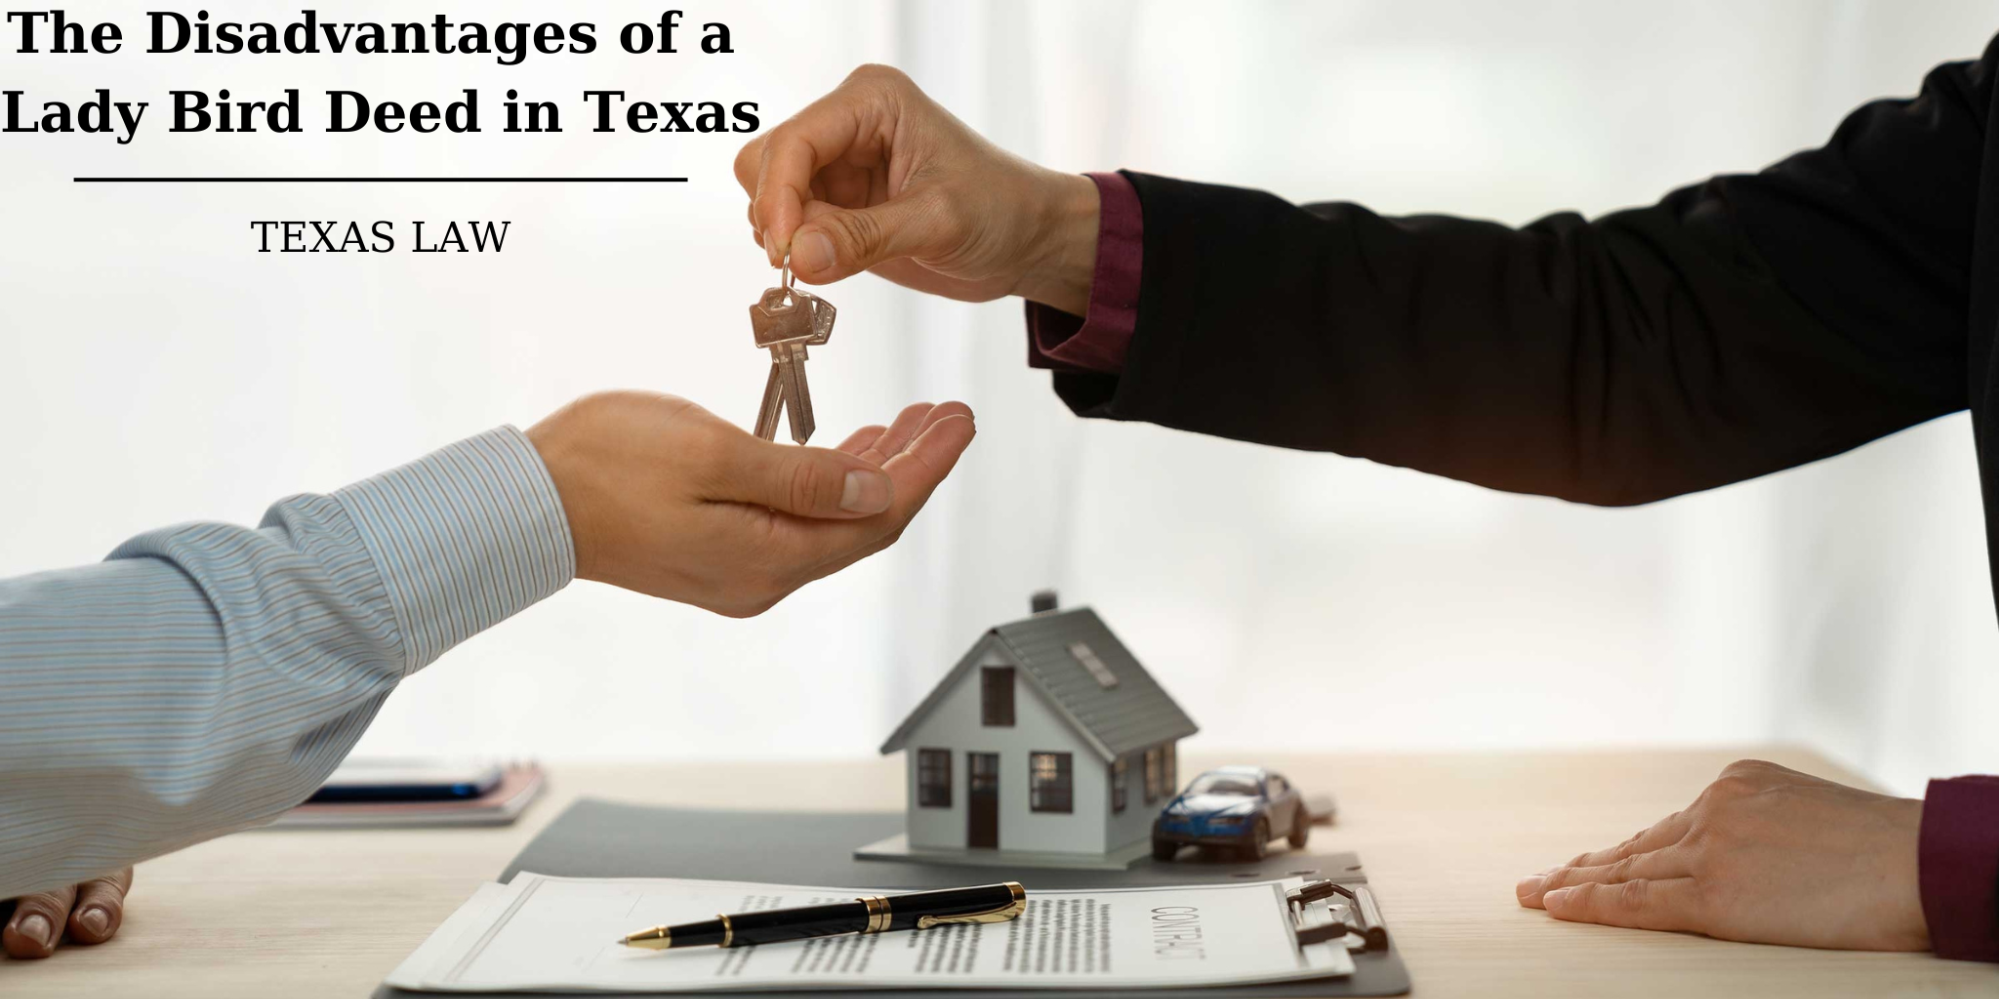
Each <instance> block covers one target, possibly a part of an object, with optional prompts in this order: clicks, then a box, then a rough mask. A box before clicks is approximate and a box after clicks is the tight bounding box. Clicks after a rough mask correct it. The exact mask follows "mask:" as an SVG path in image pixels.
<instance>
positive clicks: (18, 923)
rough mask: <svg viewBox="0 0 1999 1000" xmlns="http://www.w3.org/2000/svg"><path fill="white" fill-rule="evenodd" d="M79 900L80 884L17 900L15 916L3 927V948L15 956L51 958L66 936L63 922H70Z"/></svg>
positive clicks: (1, 933)
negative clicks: (64, 935) (63, 932)
mask: <svg viewBox="0 0 1999 1000" xmlns="http://www.w3.org/2000/svg"><path fill="white" fill-rule="evenodd" d="M75 902H76V886H73V885H72V886H68V887H66V888H63V889H58V890H56V891H54V892H38V893H35V894H34V895H32V896H22V897H21V898H20V899H19V900H16V901H15V906H14V916H13V919H11V920H8V921H7V926H6V928H5V929H3V930H0V949H4V950H5V951H6V952H7V954H8V956H9V957H12V958H47V957H49V956H50V955H52V954H55V950H56V942H57V941H59V940H61V939H62V929H63V925H65V924H67V923H68V922H69V910H70V906H71V904H73V903H75Z"/></svg>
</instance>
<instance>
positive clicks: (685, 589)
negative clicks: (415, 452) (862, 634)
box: [528, 392, 975, 618]
mask: <svg viewBox="0 0 1999 1000" xmlns="http://www.w3.org/2000/svg"><path fill="white" fill-rule="evenodd" d="M974 433H975V430H974V428H973V425H972V411H971V410H970V409H969V408H967V407H966V406H965V404H963V403H945V404H944V405H942V406H931V405H929V404H927V403H919V404H917V405H915V406H911V407H909V408H908V409H905V410H903V411H902V415H901V416H899V417H897V418H896V420H895V423H894V424H892V425H890V426H888V427H879V426H877V427H865V428H862V429H861V430H859V431H857V432H855V433H854V435H853V436H852V437H850V438H848V439H847V441H846V443H845V444H842V445H841V446H840V447H839V449H838V450H828V449H825V448H800V447H796V446H794V445H788V444H787V445H781V444H774V443H772V442H769V441H764V440H762V439H760V438H757V437H755V436H754V435H751V434H749V433H748V432H746V431H744V430H742V429H740V428H738V427H736V426H735V425H733V424H730V423H728V422H727V421H724V420H721V419H720V418H718V417H716V416H715V415H714V414H712V413H709V412H708V411H707V410H704V409H702V408H701V407H699V406H696V405H694V404H693V403H690V402H688V401H687V400H684V399H680V398H678V397H675V396H662V395H657V394H653V393H644V392H610V393H601V394H598V395H594V396H585V397H584V398H582V399H579V400H577V401H576V402H574V403H571V404H569V405H568V406H566V407H563V408H562V409H561V410H558V411H556V412H555V414H554V415H552V416H550V417H549V418H548V419H546V420H543V421H542V422H541V423H539V424H536V425H535V426H534V427H533V428H531V429H529V431H528V440H530V441H532V442H534V446H535V449H536V450H537V451H539V452H540V453H541V458H542V461H543V462H544V463H546V464H547V466H548V471H549V475H550V476H551V477H552V478H553V479H554V480H555V488H556V491H557V492H558V493H560V494H561V496H562V505H563V507H564V509H565V510H566V511H567V513H568V515H569V528H570V533H571V534H572V535H573V536H574V538H575V542H576V574H577V575H578V576H580V577H582V578H584V579H587V580H598V581H601V582H604V583H609V584H614V585H616V586H620V587H624V588H626V589H627V590H636V591H638V592H639V593H642V594H650V595H652V596H654V597H664V598H666V599H668V600H673V601H682V602H684V603H687V604H692V605H695V606H697V607H702V608H707V609H708V610H710V611H714V612H718V613H720V614H724V615H728V616H730V617H734V618H747V617H749V616H751V615H757V614H761V613H763V612H764V611H765V610H766V609H768V608H769V607H770V606H771V605H773V604H776V603H777V602H778V601H779V600H780V599H782V598H783V597H784V596H785V595H787V594H789V593H791V592H792V591H794V590H797V589H798V588H799V587H802V586H804V585H805V584H807V583H810V582H812V581H813V580H817V579H819V578H820V577H822V576H826V575H827V574H829V573H832V572H834V571H836V570H839V569H841V568H843V567H845V566H847V565H849V564H851V563H853V562H856V561H858V560H860V559H862V558H865V557H867V556H870V555H873V554H874V553H876V552H879V551H881V550H882V549H885V548H887V547H888V546H890V545H891V544H893V543H894V542H895V540H896V539H897V538H900V537H901V536H902V530H903V529H904V528H906V527H908V526H909V521H910V519H911V518H913V517H915V516H916V512H917V511H918V510H921V509H922V508H923V503H924V501H926V500H928V499H929V498H930V492H931V491H932V490H934V489H936V488H937V484H938V483H940V482H942V481H943V479H944V477H945V475H947V474H948V473H950V471H951V467H952V466H954V465H956V464H957V462H958V456H959V455H960V454H962V453H963V452H964V450H965V446H967V445H969V444H971V443H972V436H973V434H974Z"/></svg>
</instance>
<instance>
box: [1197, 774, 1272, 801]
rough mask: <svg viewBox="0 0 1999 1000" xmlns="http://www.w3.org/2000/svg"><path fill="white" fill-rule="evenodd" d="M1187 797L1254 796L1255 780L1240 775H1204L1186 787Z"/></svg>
mask: <svg viewBox="0 0 1999 1000" xmlns="http://www.w3.org/2000/svg"><path fill="white" fill-rule="evenodd" d="M1187 794H1189V795H1248V796H1251V797H1255V795H1256V779H1255V778H1247V777H1244V776H1242V775H1240V774H1204V775H1201V776H1200V777H1198V778H1195V779H1194V783H1193V784H1191V785H1188V786H1187Z"/></svg>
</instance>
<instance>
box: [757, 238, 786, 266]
mask: <svg viewBox="0 0 1999 1000" xmlns="http://www.w3.org/2000/svg"><path fill="white" fill-rule="evenodd" d="M757 239H759V240H761V241H763V245H764V256H766V257H769V258H770V266H772V267H777V266H778V265H780V264H783V263H784V248H783V247H781V246H778V245H777V243H776V239H777V237H776V235H775V234H773V233H760V234H758V236H757Z"/></svg>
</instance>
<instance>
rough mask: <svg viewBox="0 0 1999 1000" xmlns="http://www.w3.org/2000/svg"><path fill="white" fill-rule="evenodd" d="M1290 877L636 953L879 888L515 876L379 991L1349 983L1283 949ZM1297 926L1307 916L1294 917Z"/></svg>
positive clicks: (1288, 928) (1328, 950)
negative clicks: (629, 937)
mask: <svg viewBox="0 0 1999 1000" xmlns="http://www.w3.org/2000/svg"><path fill="white" fill-rule="evenodd" d="M1301 881H1302V880H1299V879H1286V880H1280V881H1269V882H1241V883H1231V884H1224V885H1188V886H1171V887H1145V888H1113V889H1085V890H1060V891H1050V892H1036V891H1034V887H1033V885H1032V884H1031V883H1030V884H1029V885H1028V890H1027V910H1026V912H1025V913H1023V914H1022V915H1021V916H1020V917H1018V918H1017V919H1014V920H1009V921H1006V922H1003V923H990V924H950V925H946V926H941V927H933V928H931V929H929V930H911V931H888V932H884V933H880V934H843V935H838V936H834V937H822V938H810V939H806V940H803V941H788V942H784V943H782V944H769V945H759V946H754V947H746V948H685V949H674V950H670V951H648V950H645V949H640V948H628V947H625V946H624V945H622V944H620V943H618V942H619V940H620V939H621V938H623V937H624V935H625V934H627V933H630V932H632V931H635V930H638V929H640V928H644V927H651V926H654V925H658V924H677V923H684V922H688V921H694V920H705V919H712V918H713V917H714V916H715V915H716V914H718V913H743V912H749V911H753V910H765V909H778V908H782V907H790V906H811V905H814V904H819V903H835V902H846V901H849V900H852V899H854V898H855V897H857V896H862V895H870V894H874V893H877V892H879V890H873V889H834V888H825V887H814V886H795V885H764V884H760V883H750V882H710V881H701V880H694V879H664V878H662V879H642V878H635V879H583V878H552V877H549V876H545V875H536V874H533V873H530V872H521V873H520V874H518V875H516V876H514V879H513V881H511V882H508V883H506V884H504V885H502V884H499V883H490V884H487V885H485V886H482V887H481V888H480V889H479V891H478V892H477V893H475V894H473V896H472V898H471V899H470V900H467V901H466V903H465V905H464V906H462V907H460V908H459V909H458V912H456V913H454V914H452V915H451V917H450V918H449V919H447V920H445V922H444V923H443V924H442V925H441V926H439V927H438V929H437V930H436V932H435V933H433V934H431V936H430V938H429V940H426V941H425V942H424V943H423V944H422V945H421V946H419V947H418V948H417V950H416V951H415V952H414V953H412V954H411V955H410V957H409V958H408V959H406V960H405V961H404V962H403V964H402V965H400V966H398V967H397V968H396V971H395V972H393V973H391V974H390V975H389V977H388V984H389V985H390V986H394V987H398V988H400V989H406V990H425V991H438V992H471V993H491V992H498V991H516V990H544V991H553V992H559V991H585V990H587V991H597V992H634V993H640V992H644V993H660V992H683V991H684V992H689V993H715V992H720V991H725V990H765V991H770V990H797V989H815V988H817V989H835V988H844V989H869V988H881V989H889V988H915V989H922V990H929V989H938V990H945V989H967V988H994V987H997V988H1012V989H1036V988H1060V989H1070V990H1074V989H1091V988H1097V989H1124V990H1128V989H1134V988H1145V987H1162V988H1163V987H1169V986H1171V987H1191V986H1233V985H1246V984H1250V983H1264V982H1276V981H1279V980H1289V979H1313V978H1319V977H1325V976H1342V975H1348V974H1351V973H1352V972H1353V969H1354V965H1353V959H1352V958H1351V957H1349V955H1348V954H1347V949H1346V948H1345V947H1344V945H1343V944H1342V943H1341V942H1340V941H1339V940H1333V941H1326V942H1321V943H1317V944H1310V945H1305V946H1302V947H1301V946H1300V945H1299V944H1298V938H1297V924H1296V923H1295V922H1294V919H1293V917H1292V913H1291V909H1290V907H1289V904H1288V903H1287V902H1286V900H1285V893H1286V892H1287V891H1289V890H1291V889H1294V888H1296V887H1297V886H1298V885H1300V884H1301ZM888 895H890V896H893V893H888ZM1311 905H1312V906H1316V907H1319V908H1320V909H1322V910H1323V909H1324V908H1325V905H1326V904H1325V903H1324V902H1323V901H1320V902H1316V903H1314V904H1311ZM1320 916H1324V914H1320ZM1305 919H1306V920H1307V922H1310V921H1312V920H1313V914H1312V913H1311V911H1310V909H1309V908H1308V910H1307V912H1306V914H1305Z"/></svg>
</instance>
